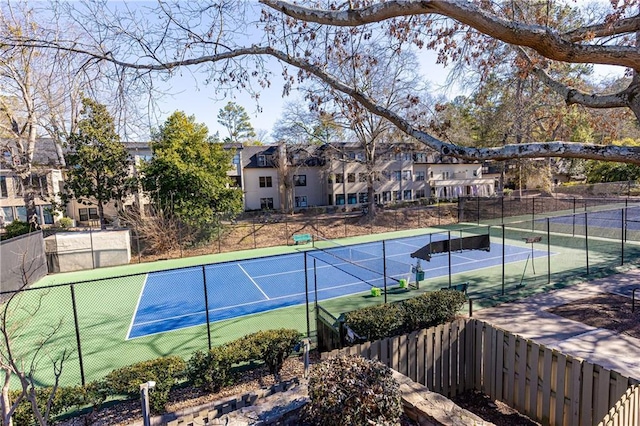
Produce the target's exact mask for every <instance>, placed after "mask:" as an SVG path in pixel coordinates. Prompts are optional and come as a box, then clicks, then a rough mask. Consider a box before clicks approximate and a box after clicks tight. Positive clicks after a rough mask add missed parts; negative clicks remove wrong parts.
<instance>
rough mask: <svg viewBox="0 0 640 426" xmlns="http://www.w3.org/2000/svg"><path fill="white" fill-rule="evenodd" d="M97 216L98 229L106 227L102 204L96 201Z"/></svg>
mask: <svg viewBox="0 0 640 426" xmlns="http://www.w3.org/2000/svg"><path fill="white" fill-rule="evenodd" d="M98 217H99V219H100V229H107V222H106V221H105V220H104V205H103V204H102V203H100V202H99V203H98Z"/></svg>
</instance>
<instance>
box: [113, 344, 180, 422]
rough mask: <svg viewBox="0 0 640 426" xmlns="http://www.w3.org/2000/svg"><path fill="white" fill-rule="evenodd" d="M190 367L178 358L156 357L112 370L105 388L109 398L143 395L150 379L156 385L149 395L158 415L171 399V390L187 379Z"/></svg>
mask: <svg viewBox="0 0 640 426" xmlns="http://www.w3.org/2000/svg"><path fill="white" fill-rule="evenodd" d="M186 368H187V365H186V363H185V362H184V360H183V359H182V358H180V357H178V356H168V357H163V358H156V359H152V360H150V361H143V362H139V363H137V364H133V365H129V366H127V367H123V368H119V369H117V370H113V371H112V372H111V373H109V374H107V377H105V378H104V387H105V389H106V390H107V392H108V393H109V395H127V396H130V397H132V398H133V397H137V396H139V395H140V385H141V384H143V383H146V382H148V381H150V380H153V381H155V382H156V387H155V389H154V391H153V392H150V393H149V406H150V408H151V410H152V411H153V412H155V413H161V412H164V406H165V405H166V403H167V401H168V400H169V391H170V390H171V388H172V387H173V386H174V385H175V384H176V383H177V382H178V381H179V380H180V379H182V378H183V377H184V375H185V372H186Z"/></svg>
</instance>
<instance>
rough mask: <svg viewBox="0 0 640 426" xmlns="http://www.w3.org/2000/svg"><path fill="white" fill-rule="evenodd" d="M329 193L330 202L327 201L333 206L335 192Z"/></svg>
mask: <svg viewBox="0 0 640 426" xmlns="http://www.w3.org/2000/svg"><path fill="white" fill-rule="evenodd" d="M328 195H329V202H328V203H327V205H329V206H332V205H333V194H328Z"/></svg>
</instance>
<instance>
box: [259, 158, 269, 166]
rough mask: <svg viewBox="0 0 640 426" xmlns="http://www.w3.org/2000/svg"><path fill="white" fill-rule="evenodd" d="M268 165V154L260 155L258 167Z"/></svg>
mask: <svg viewBox="0 0 640 426" xmlns="http://www.w3.org/2000/svg"><path fill="white" fill-rule="evenodd" d="M266 165H267V156H266V155H258V167H265V166H266Z"/></svg>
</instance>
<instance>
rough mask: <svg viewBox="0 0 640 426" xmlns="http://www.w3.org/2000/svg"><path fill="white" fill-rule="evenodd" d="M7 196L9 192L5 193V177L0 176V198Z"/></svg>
mask: <svg viewBox="0 0 640 426" xmlns="http://www.w3.org/2000/svg"><path fill="white" fill-rule="evenodd" d="M8 196H9V192H8V191H7V177H6V176H0V197H1V198H7V197H8Z"/></svg>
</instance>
